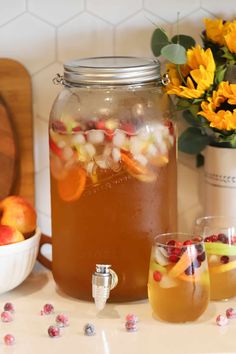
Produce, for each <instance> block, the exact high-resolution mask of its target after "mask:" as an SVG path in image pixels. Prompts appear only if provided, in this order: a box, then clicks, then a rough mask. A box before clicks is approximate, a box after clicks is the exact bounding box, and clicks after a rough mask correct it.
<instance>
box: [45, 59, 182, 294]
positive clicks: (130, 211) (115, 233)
mask: <svg viewBox="0 0 236 354" xmlns="http://www.w3.org/2000/svg"><path fill="white" fill-rule="evenodd" d="M59 81H60V78H59ZM61 81H63V85H64V89H63V90H62V91H61V93H60V94H59V95H58V97H57V98H56V100H55V102H54V104H53V107H52V110H51V115H50V122H49V145H50V172H51V209H52V244H53V266H52V269H53V276H54V279H55V281H56V283H57V284H58V285H59V287H60V288H61V289H62V290H63V291H64V292H65V293H67V294H69V295H71V296H73V297H76V298H79V299H83V300H91V299H92V293H91V276H92V273H93V272H94V270H95V265H96V264H97V263H100V264H110V265H112V268H113V270H114V271H115V272H116V273H117V275H118V285H117V286H116V288H115V289H114V290H112V292H111V294H110V299H111V300H112V301H130V300H139V299H144V298H147V279H148V267H149V255H150V250H151V245H152V241H153V237H154V236H155V235H156V234H157V233H163V232H170V231H173V230H176V210H177V208H176V204H177V203H176V199H177V198H176V136H175V132H176V129H175V125H174V124H173V123H172V121H171V118H172V111H171V109H170V105H169V99H168V96H167V94H166V93H165V92H164V90H163V83H162V81H163V80H162V79H161V77H160V67H159V62H158V61H156V60H151V59H145V58H136V57H101V58H86V59H79V60H75V61H71V62H68V63H66V64H65V65H64V77H63V78H61Z"/></svg>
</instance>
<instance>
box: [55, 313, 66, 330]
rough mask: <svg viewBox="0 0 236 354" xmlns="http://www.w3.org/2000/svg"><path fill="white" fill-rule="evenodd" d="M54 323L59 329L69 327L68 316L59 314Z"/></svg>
mask: <svg viewBox="0 0 236 354" xmlns="http://www.w3.org/2000/svg"><path fill="white" fill-rule="evenodd" d="M56 323H57V324H58V325H59V326H60V327H66V326H69V319H68V316H66V315H64V314H63V313H60V314H59V315H57V317H56Z"/></svg>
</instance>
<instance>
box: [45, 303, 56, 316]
mask: <svg viewBox="0 0 236 354" xmlns="http://www.w3.org/2000/svg"><path fill="white" fill-rule="evenodd" d="M43 313H44V315H51V314H52V313H54V307H53V305H52V304H45V305H44V306H43Z"/></svg>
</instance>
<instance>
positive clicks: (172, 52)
mask: <svg viewBox="0 0 236 354" xmlns="http://www.w3.org/2000/svg"><path fill="white" fill-rule="evenodd" d="M161 54H162V55H163V56H164V57H165V58H166V59H167V60H169V61H170V62H172V63H174V64H185V63H186V60H187V57H186V49H185V48H184V47H183V46H182V45H180V44H168V45H166V46H165V47H163V48H162V50H161Z"/></svg>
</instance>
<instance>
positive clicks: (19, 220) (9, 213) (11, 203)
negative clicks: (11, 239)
mask: <svg viewBox="0 0 236 354" xmlns="http://www.w3.org/2000/svg"><path fill="white" fill-rule="evenodd" d="M0 213H1V214H2V215H1V220H0V223H1V224H2V225H9V226H12V227H15V228H16V229H17V230H18V231H20V232H21V233H22V234H30V233H32V232H34V230H35V229H36V212H35V209H34V207H33V206H32V205H31V204H30V203H29V202H28V201H27V200H26V199H25V198H22V197H20V196H15V195H12V196H9V197H6V198H4V199H3V200H1V201H0Z"/></svg>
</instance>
